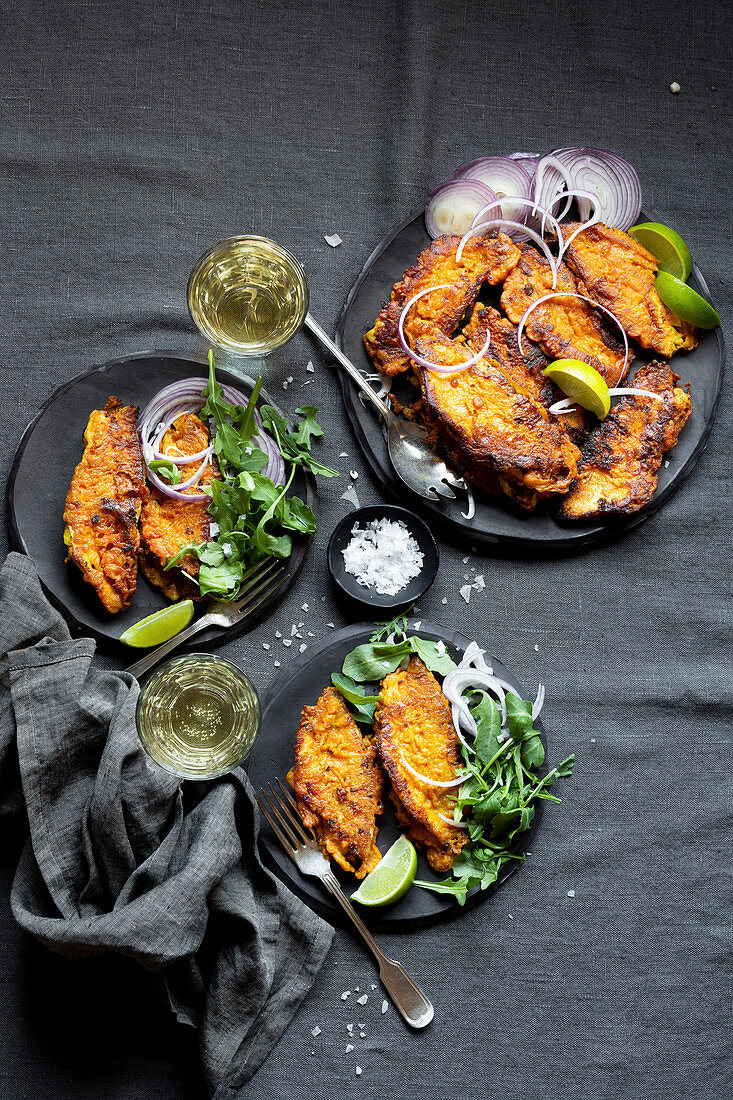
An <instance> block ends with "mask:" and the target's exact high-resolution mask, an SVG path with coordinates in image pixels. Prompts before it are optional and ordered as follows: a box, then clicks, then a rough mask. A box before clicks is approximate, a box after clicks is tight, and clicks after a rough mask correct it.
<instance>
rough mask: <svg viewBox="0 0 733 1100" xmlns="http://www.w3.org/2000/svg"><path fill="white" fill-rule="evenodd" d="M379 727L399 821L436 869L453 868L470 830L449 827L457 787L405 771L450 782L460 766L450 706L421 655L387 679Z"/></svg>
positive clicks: (379, 708) (380, 746) (381, 751)
mask: <svg viewBox="0 0 733 1100" xmlns="http://www.w3.org/2000/svg"><path fill="white" fill-rule="evenodd" d="M374 729H375V732H376V734H377V747H378V750H379V756H380V758H381V760H382V763H383V764H384V767H385V769H386V771H387V774H388V775H389V778H390V782H391V784H392V787H391V791H390V798H391V799H392V801H393V803H394V806H395V810H396V813H397V820H398V821H399V823H400V825H402V826H403V827H405V828H407V830H408V832H409V835H410V837H411V838H412V839H413V840H414V841H415V843H416V844H418V845H419V846H420V847H421V848H424V849H425V852H426V855H427V858H428V863H429V864H430V866H431V867H433V868H434V869H435V870H436V871H447V870H449V869H450V868H451V867H452V866H453V860H454V859H455V858H456V856H457V855H458V853H459V852H460V850H461V848H462V847H463V845H464V844H465V843H466V842H467V840H468V832H467V831H466V830H465V829H459V828H457V827H456V826H455V825H451V824H450V819H452V817H453V806H454V804H455V793H454V791H455V788H448V789H446V788H445V787H433V786H430V785H429V784H426V783H423V782H422V781H421V780H419V779H417V778H416V777H415V776H414V775H413V774H412V773H411V772H410V771H409V770H408V768H407V767H405V763H406V762H407V763H408V764H409V765H410V766H411V767H412V768H413V769H414V770H415V771H417V772H419V773H420V774H421V775H424V776H426V777H429V778H431V779H437V780H440V781H441V782H446V781H448V780H451V779H455V776H456V770H457V769H458V768H459V767H460V764H461V759H460V756H459V753H458V739H457V737H456V733H455V730H454V728H453V718H452V716H451V709H450V704H449V703H448V700H447V699H446V697H445V696H444V695H443V692H442V691H441V690H440V686H439V684H438V682H437V680H436V679H435V677H434V676H433V674H432V672H430V671H429V670H428V669H427V668H426V666H425V665H424V664H423V662H422V661H421V660H420V658H419V657H413V658H412V660H411V661H410V663H409V665H408V667H407V668H406V669H403V668H398V669H397V671H396V672H392V673H390V674H389V676H386V677H385V678H384V680H383V681H382V689H381V693H380V696H379V703H378V704H377V710H376V715H375V721H374ZM444 818H448V819H449V820H448V821H445V820H444Z"/></svg>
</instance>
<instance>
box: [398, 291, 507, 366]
mask: <svg viewBox="0 0 733 1100" xmlns="http://www.w3.org/2000/svg"><path fill="white" fill-rule="evenodd" d="M434 290H452V286H451V284H450V283H441V284H440V286H429V287H426V288H425V289H424V290H421V291H419V293H417V294H415V295H414V296H413V297H412V298H410V300H409V302H408V303H407V305H406V306H405V308H404V309H403V310H402V313H401V314H400V320H399V324H398V325H397V334H398V336H399V338H400V344H401V345H402V348H403V351H404V352H405V354H406V355H409V357H410V359H412V360H414V362H415V363H419V364H420V366H421V367H425V369H426V370H432V371H435V372H436V374H460V372H461V371H464V370H468V369H469V367H472V366H473V365H474V364H475V363H479V362H480V361H481V360H482V359H483V357H484V355H485V354H486V352H487V351H488V349H489V344H490V343H491V333H489V334H488V335H487V337H486V343H485V344H484V346H483V347H482V348H481V351H479V352H477V354H476V355H472V356H471V358H470V359H467V360H466V361H465V363H461V365H460V366H459V367H448V366H446V365H445V364H444V363H432V362H431V361H430V360H429V359H424V358H423V356H422V355H418V354H417V352H416V351H413V350H412V348H411V347H410V345H409V344H408V343H407V339H406V337H405V330H404V324H405V317H406V316H407V313H408V311H409V310H410V308H411V307H412V306H413V305H414V304H415V302H417V300H418V299H419V298H422V297H423V296H424V295H425V294H432V292H433V291H434Z"/></svg>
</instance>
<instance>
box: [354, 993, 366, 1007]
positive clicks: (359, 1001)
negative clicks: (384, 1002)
mask: <svg viewBox="0 0 733 1100" xmlns="http://www.w3.org/2000/svg"><path fill="white" fill-rule="evenodd" d="M368 1000H369V994H368V993H362V995H361V997H357V998H356V1003H357V1004H358V1005H365V1004H366V1003H367V1001H368Z"/></svg>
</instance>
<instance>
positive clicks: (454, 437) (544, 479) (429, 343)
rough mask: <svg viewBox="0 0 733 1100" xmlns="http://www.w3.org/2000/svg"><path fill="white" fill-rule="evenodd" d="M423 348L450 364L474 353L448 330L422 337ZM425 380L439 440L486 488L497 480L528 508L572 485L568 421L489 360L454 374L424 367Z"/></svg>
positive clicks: (424, 389) (423, 352) (574, 471)
mask: <svg viewBox="0 0 733 1100" xmlns="http://www.w3.org/2000/svg"><path fill="white" fill-rule="evenodd" d="M417 350H418V351H419V353H420V354H421V355H423V356H425V357H426V358H428V359H430V360H431V361H432V362H435V363H445V364H446V365H454V364H456V363H460V362H465V361H466V359H467V358H468V357H469V352H468V351H467V350H466V349H465V347H463V346H462V345H461V344H459V343H457V342H456V341H452V340H448V339H447V338H446V337H435V338H433V339H430V340H420V341H418V346H417ZM420 380H421V386H422V392H423V398H424V403H425V405H426V407H427V409H428V411H429V414H430V415H431V416H432V417H433V418H434V421H435V423H436V425H437V436H438V441H439V443H442V445H443V446H444V447H445V449H446V453H447V454H449V456H450V457H451V459H452V460H453V462H454V463H458V464H459V465H460V468H461V469H462V470H463V471H464V472H465V473H466V476H468V478H469V480H471V481H473V483H474V484H476V485H477V486H478V487H479V488H482V489H485V490H486V491H487V492H492V491H495V488H496V486H497V485H498V486H499V487H500V488H501V490H502V491H503V492H505V493H507V495H508V496H510V497H511V498H512V499H513V500H515V501H516V502H517V503H518V504H520V505H521V506H522V507H523V508H526V509H528V510H531V509H533V508H534V507H535V506H536V504H537V502H538V501H539V500H542V499H544V498H547V497H552V496H554V495H557V494H558V493H566V492H567V490H568V488H569V487H570V484H571V482H572V481H573V479H574V478H575V476H576V474H577V460H578V458H579V456H580V452H579V451H578V448H577V447H576V446H575V444H574V443H573V442H572V441H571V440H570V437H569V436H568V434H567V431H566V429H565V427H564V425H563V424H562V422H561V421H555V420H553V419H552V418H551V417H550V416H549V414H548V412H547V409H546V408H545V407H544V406H543V405H540V404H538V402H537V401H534V400H532V398H530V397H527V396H526V395H525V394H523V393H519V392H518V391H517V389H516V388H515V386H514V385H513V384H512V382H510V381H509V379H508V378H507V377H506V374H505V373H504V372H503V371H501V370H500V369H499V368H498V367H497V366H495V365H494V364H493V363H492V362H491V361H490V360H488V359H484V360H481V361H480V362H479V363H476V364H475V365H474V366H473V367H470V368H469V369H468V370H466V371H460V372H458V373H455V374H449V375H446V374H439V373H438V372H437V371H428V370H423V369H422V368H421V370H420Z"/></svg>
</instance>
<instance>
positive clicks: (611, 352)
mask: <svg viewBox="0 0 733 1100" xmlns="http://www.w3.org/2000/svg"><path fill="white" fill-rule="evenodd" d="M563 292H565V293H566V294H568V295H569V294H582V295H584V296H587V297H590V298H594V295H593V294H587V292H586V289H585V287H583V286H579V285H578V283H577V282H576V281H575V278H574V276H573V273H572V271H570V269H569V268H568V267H567V266H566V265H565V264H564V263H561V264H560V267H559V270H558V278H557V286H556V287H555V289H554V290H553V287H552V271H551V270H550V265H549V263H548V262H547V260H546V259H545V257H544V256H541V255H540V253H539V252H537V251H536V249H534V248H531V247H530V246H529V245H524V246H523V248H522V256H521V259H520V260H519V263H518V264H517V266H516V267H515V268H514V270H513V271H512V272H510V274H509V275H508V276H507V279H506V281H505V283H504V289H503V290H502V294H501V308H502V309H503V310H504V312H505V313H506V315H507V317H508V318H509V319H510V320H511V321H513V322H514V324H515V325H518V324H519V322H520V321H521V319H522V316H523V315H524V313H525V311H526V310H527V308H528V306H530V305H531V304H532V302H536V301H537V300H538V299H539V298H543V297H544V296H545V295H546V294H562V293H563ZM598 301H599V302H600V303H601V305H605V306H607V308H612V307H609V306H608V303H607V302H605V301H603V299H601V298H599V299H598ZM612 324H613V322H611V321H610V320H609V322H608V325H606V323H605V321H604V320H603V314H602V313H600V312H599V311H598V310H594V309H593V308H592V306H590V305H588V303H587V302H584V301H582V300H581V299H580V298H570V297H566V298H553V299H552V300H551V301H549V302H543V303H542V305H540V306H537V308H536V309H535V310H533V311H532V313H530V315H529V317H528V318H527V323H526V325H525V328H524V332H526V334H527V337H528V338H529V339H530V340H532V341H534V343H536V344H539V345H540V347H541V348H542V350H543V351H544V352H546V354H547V355H549V356H550V358H551V359H582V360H583V361H584V362H586V363H590V365H591V366H592V367H595V369H596V370H597V371H598V372H599V374H601V375H602V376H603V378H604V380H605V381H606V383H607V384H608V386H618V385H620V384H621V381H622V380H623V378H624V377H625V375H626V371H625V370H624V349H623V346H622V344H621V343H620V342H619V341H618V340H617V339H616V337H615V336H612V335H611V330H610V327H609V326H611V325H612ZM522 345H523V346H524V339H523V340H522ZM629 362H631V356H629Z"/></svg>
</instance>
